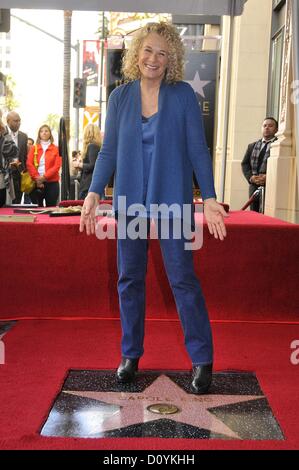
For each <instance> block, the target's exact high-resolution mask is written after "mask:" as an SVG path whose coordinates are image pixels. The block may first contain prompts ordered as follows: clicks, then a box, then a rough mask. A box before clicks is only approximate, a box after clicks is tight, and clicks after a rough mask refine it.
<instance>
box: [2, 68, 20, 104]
mask: <svg viewBox="0 0 299 470" xmlns="http://www.w3.org/2000/svg"><path fill="white" fill-rule="evenodd" d="M15 88H16V82H15V81H14V79H13V78H12V76H11V75H7V76H6V80H5V99H4V108H5V109H6V111H13V110H14V109H16V108H18V107H19V105H20V103H19V102H18V101H17V100H16V99H15V96H14V90H15Z"/></svg>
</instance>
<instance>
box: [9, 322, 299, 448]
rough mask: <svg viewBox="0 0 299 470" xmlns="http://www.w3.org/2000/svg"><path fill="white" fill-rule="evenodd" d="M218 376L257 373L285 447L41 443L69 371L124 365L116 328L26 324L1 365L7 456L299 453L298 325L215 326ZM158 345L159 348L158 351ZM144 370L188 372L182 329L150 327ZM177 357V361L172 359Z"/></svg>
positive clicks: (218, 443) (247, 443)
mask: <svg viewBox="0 0 299 470" xmlns="http://www.w3.org/2000/svg"><path fill="white" fill-rule="evenodd" d="M213 330H214V340H215V370H227V369H233V370H242V371H253V372H255V373H256V374H257V378H258V380H259V383H260V385H261V388H262V390H263V392H264V393H265V395H266V396H267V399H268V401H269V404H270V406H271V408H272V410H273V413H274V415H275V417H276V419H277V420H278V422H279V424H280V426H281V428H282V431H283V433H284V435H285V441H237V442H236V441H219V440H215V441H214V440H213V441H205V440H195V439H186V440H185V439H154V438H147V439H136V440H135V439H128V438H122V439H112V438H110V439H78V438H76V439H75V438H67V439H65V438H47V437H40V436H39V430H40V428H41V426H42V424H43V422H44V420H45V419H46V417H47V414H48V412H49V410H50V408H51V405H52V403H53V400H54V399H55V397H56V395H57V393H58V392H59V390H60V388H61V385H62V383H63V381H64V378H65V376H66V374H67V372H68V370H69V369H71V368H78V369H84V368H86V369H112V368H115V366H116V365H117V362H118V358H119V336H120V328H119V322H118V321H45V320H44V321H39V320H35V321H21V322H19V323H18V324H17V325H16V326H15V327H14V328H13V329H12V330H10V331H9V332H8V333H7V334H6V335H5V336H4V343H5V349H6V364H5V365H0V403H1V412H0V448H2V449H109V450H114V449H132V450H133V449H165V450H166V449H176V450H179V449H189V450H194V449H292V448H293V449H298V448H299V437H298V436H299V407H298V398H297V397H298V389H299V374H298V371H299V365H298V366H294V365H291V363H290V354H291V349H290V344H291V342H292V341H293V340H294V339H299V326H294V325H261V324H259V325H251V324H241V325H240V324H221V323H217V324H213ZM153 345H154V346H153ZM145 351H146V352H145V355H144V358H143V359H142V362H141V364H140V366H141V368H143V369H158V370H159V369H173V370H175V369H188V368H189V362H188V359H187V356H186V353H185V351H184V347H183V341H182V336H181V332H180V328H179V325H178V324H177V323H175V322H170V323H169V322H162V323H161V322H155V321H152V322H147V325H146V342H145ZM174 351H175V354H174Z"/></svg>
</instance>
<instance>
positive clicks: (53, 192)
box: [44, 182, 59, 207]
mask: <svg viewBox="0 0 299 470" xmlns="http://www.w3.org/2000/svg"><path fill="white" fill-rule="evenodd" d="M44 192H45V200H46V206H47V207H51V206H56V204H57V201H58V196H59V183H58V182H53V183H45V189H44Z"/></svg>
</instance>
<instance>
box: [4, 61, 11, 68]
mask: <svg viewBox="0 0 299 470" xmlns="http://www.w3.org/2000/svg"><path fill="white" fill-rule="evenodd" d="M5 67H6V68H7V69H9V68H10V60H7V61H6V62H5Z"/></svg>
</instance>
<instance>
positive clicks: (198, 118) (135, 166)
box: [89, 80, 216, 211]
mask: <svg viewBox="0 0 299 470" xmlns="http://www.w3.org/2000/svg"><path fill="white" fill-rule="evenodd" d="M114 171H115V180H114V203H113V205H114V210H115V211H118V196H126V198H127V207H129V205H131V204H143V202H144V201H143V200H142V199H143V158H142V122H141V90H140V80H136V81H133V82H129V83H127V84H125V85H121V86H119V87H118V88H116V89H115V90H113V92H112V93H111V95H110V98H109V103H108V109H107V118H106V125H105V137H104V141H103V145H102V148H101V151H100V152H99V155H98V158H97V161H96V165H95V169H94V172H93V177H92V182H91V185H90V188H89V191H92V192H95V193H97V194H102V193H103V192H104V188H105V186H106V185H107V184H108V182H109V179H110V177H111V175H112V174H113V172H114ZM193 171H194V173H195V175H196V178H197V181H198V183H199V186H200V189H201V193H202V197H203V199H207V198H211V197H214V198H216V194H215V189H214V181H213V172H212V161H211V156H210V153H209V150H208V147H207V144H206V139H205V135H204V128H203V123H202V115H201V110H200V106H199V105H198V102H197V99H196V96H195V93H194V91H193V89H192V87H191V86H190V85H189V84H188V83H186V82H177V83H176V84H171V85H168V84H166V83H164V82H162V83H161V86H160V92H159V107H158V122H157V134H156V140H155V150H154V153H153V157H152V164H151V169H150V174H149V180H148V190H147V197H146V204H145V205H146V208H147V210H149V206H150V204H159V205H160V204H162V203H164V204H167V205H168V206H170V205H171V204H174V203H176V204H178V205H179V206H180V207H181V208H182V206H183V204H192V203H193V186H192V174H193Z"/></svg>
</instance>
